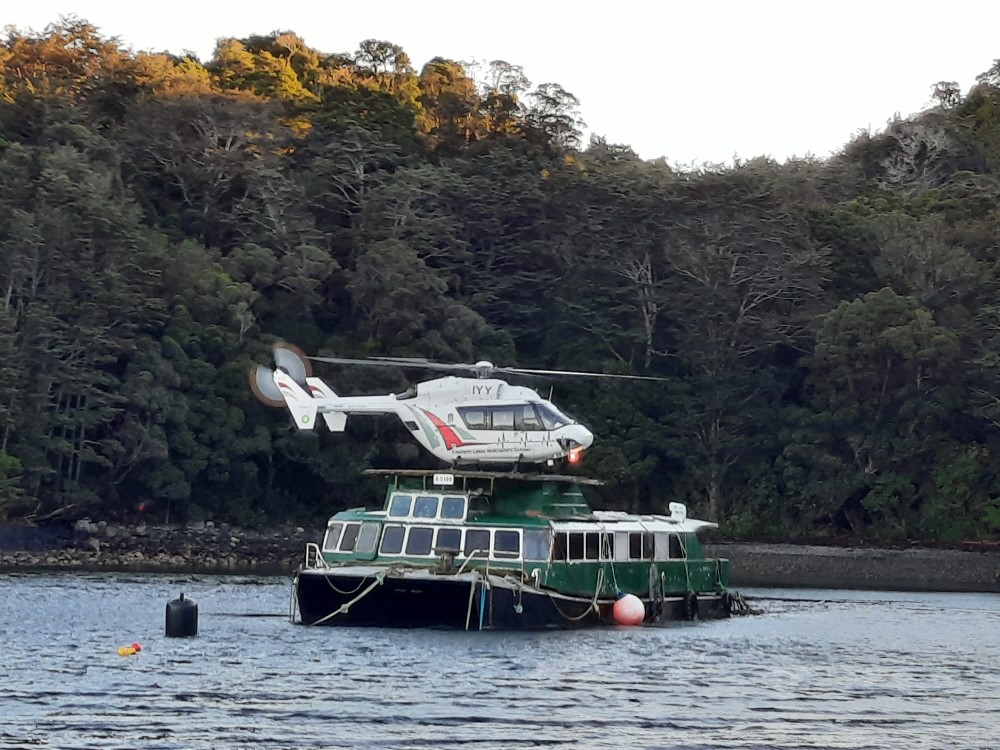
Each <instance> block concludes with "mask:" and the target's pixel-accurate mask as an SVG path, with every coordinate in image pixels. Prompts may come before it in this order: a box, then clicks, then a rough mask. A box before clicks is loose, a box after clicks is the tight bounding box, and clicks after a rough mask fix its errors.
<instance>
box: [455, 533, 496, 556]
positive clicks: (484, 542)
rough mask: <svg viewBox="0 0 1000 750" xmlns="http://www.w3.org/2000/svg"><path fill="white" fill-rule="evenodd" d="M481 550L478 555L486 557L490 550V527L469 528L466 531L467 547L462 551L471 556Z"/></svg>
mask: <svg viewBox="0 0 1000 750" xmlns="http://www.w3.org/2000/svg"><path fill="white" fill-rule="evenodd" d="M477 550H478V551H479V553H478V554H477V555H476V557H486V556H487V555H489V551H490V532H489V529H468V530H466V532H465V548H464V549H463V550H462V553H463V554H464V555H465V556H466V557H469V556H470V555H472V554H473V553H474V552H476V551H477Z"/></svg>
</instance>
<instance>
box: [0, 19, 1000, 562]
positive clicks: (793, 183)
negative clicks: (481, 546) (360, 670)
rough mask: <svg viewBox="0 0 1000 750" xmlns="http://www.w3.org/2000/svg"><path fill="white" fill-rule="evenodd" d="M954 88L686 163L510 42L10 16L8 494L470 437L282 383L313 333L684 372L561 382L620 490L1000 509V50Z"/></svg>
mask: <svg viewBox="0 0 1000 750" xmlns="http://www.w3.org/2000/svg"><path fill="white" fill-rule="evenodd" d="M988 62H989V61H984V63H985V64H984V67H986V64H988ZM929 85H930V84H929ZM718 95H724V94H723V92H716V93H711V92H705V96H718ZM931 101H933V106H931V107H929V108H928V109H927V110H925V111H923V112H920V113H918V114H915V115H912V116H909V117H906V118H902V117H897V118H895V119H894V120H893V121H891V122H889V123H888V124H887V126H886V127H885V129H884V130H882V131H878V132H871V131H859V132H858V134H857V135H856V136H855V137H854V138H853V139H852V140H851V142H849V143H847V144H845V146H844V148H843V149H842V150H841V151H840V152H838V153H836V154H834V155H832V156H830V157H829V158H825V159H799V160H789V161H787V162H785V163H777V162H776V161H774V160H771V159H768V158H765V157H759V158H753V159H746V160H737V161H736V162H735V163H734V164H732V165H719V166H714V167H713V166H703V167H700V168H697V169H690V170H686V171H685V170H680V169H678V168H674V167H671V166H670V165H669V164H668V163H667V162H666V160H663V159H660V160H656V161H644V160H641V159H639V158H638V157H637V156H636V154H635V153H634V152H633V151H632V150H631V149H630V148H629V146H628V145H624V144H614V143H609V142H607V141H606V140H605V139H602V138H600V137H596V136H592V137H591V138H590V139H589V142H588V143H583V142H582V132H583V128H584V124H583V123H582V122H581V120H580V115H579V104H580V103H579V102H578V101H577V100H576V98H575V97H574V96H573V95H572V94H571V93H570V92H568V91H566V90H564V89H563V88H562V87H561V86H560V85H558V84H557V83H542V84H538V85H533V84H532V83H531V82H530V81H529V80H528V79H527V78H526V77H525V73H524V71H523V70H522V69H521V68H520V67H519V66H517V65H516V64H512V63H508V62H504V61H494V62H492V63H489V64H488V65H487V64H477V65H472V64H463V63H460V62H456V61H452V60H446V59H441V58H435V59H433V60H431V61H430V62H428V63H427V64H426V65H424V66H423V68H422V69H421V70H419V71H418V70H416V69H415V68H414V67H413V66H412V64H411V61H410V60H409V58H408V57H407V55H406V53H405V52H404V50H402V49H401V48H400V47H399V46H397V45H395V44H392V43H390V42H386V41H380V40H365V41H362V42H360V44H359V47H358V49H357V50H356V51H354V52H351V53H325V52H320V51H318V50H314V49H311V48H310V47H308V46H307V45H306V44H305V43H304V41H303V40H302V39H301V38H300V37H298V36H297V35H296V34H294V33H291V32H276V33H273V34H270V35H267V36H253V37H250V38H247V39H223V40H220V41H219V43H218V45H217V47H216V49H215V52H214V54H213V56H212V58H211V59H210V60H208V61H206V62H202V61H200V60H198V59H195V58H194V57H192V56H174V55H170V54H165V53H164V54H156V53H151V52H134V51H133V50H131V49H130V48H129V47H127V46H126V45H125V44H124V43H123V42H121V41H119V40H118V39H113V38H107V37H104V36H102V34H101V32H100V30H98V29H96V28H94V27H93V26H92V25H90V24H88V23H87V22H85V21H83V20H80V19H77V18H64V19H62V20H61V21H60V22H59V23H56V24H53V25H52V26H50V27H48V28H47V29H45V30H44V31H43V32H39V33H36V32H20V31H18V30H17V29H14V28H11V27H8V28H7V30H6V36H4V37H3V38H2V39H0V518H6V519H14V520H16V519H27V520H35V521H36V522H41V521H45V520H53V519H72V518H78V517H82V516H84V515H87V516H90V517H93V518H97V517H101V518H122V519H135V518H138V517H142V518H149V519H150V520H154V521H156V522H161V523H162V522H172V523H178V522H185V521H191V520H194V521H198V520H206V519H216V520H226V521H230V522H233V523H240V524H245V525H266V524H273V523H279V522H285V521H290V520H298V521H301V522H303V523H304V522H307V521H308V522H311V523H313V522H317V521H319V520H320V519H324V518H326V517H327V516H328V515H330V514H331V513H333V512H334V511H336V510H339V509H341V508H344V507H348V506H356V505H359V504H364V503H365V502H367V501H369V500H371V499H372V498H377V497H379V494H378V484H377V483H376V482H375V481H374V480H372V479H370V478H368V477H365V476H364V475H363V474H362V471H363V470H364V469H366V468H369V467H391V466H426V467H431V466H434V465H435V464H434V463H433V459H432V458H429V457H427V456H425V455H423V454H422V453H421V452H420V451H419V449H418V447H417V446H416V444H415V443H413V442H412V440H411V439H410V438H409V437H408V436H407V433H406V431H405V430H404V429H403V428H402V427H401V426H400V425H399V424H398V423H397V422H396V421H394V420H392V419H388V418H374V417H371V418H352V423H351V425H350V427H349V429H348V431H347V432H346V433H342V434H331V433H328V432H325V431H316V432H308V433H302V432H299V431H297V430H295V429H294V426H293V425H291V423H290V421H289V417H288V414H287V413H286V412H285V411H284V410H277V409H269V408H267V407H265V406H264V405H262V404H260V403H259V402H258V401H256V400H255V399H254V397H253V395H252V394H251V392H250V389H249V387H248V381H247V372H248V370H249V369H250V368H251V367H252V366H253V365H254V364H255V363H264V364H266V363H269V361H270V349H271V346H272V344H273V343H274V342H275V341H278V340H287V341H290V342H294V343H295V344H297V345H299V346H300V347H302V348H303V349H304V350H305V351H306V352H308V353H310V354H317V355H335V356H343V357H365V356H380V355H390V356H411V357H412V356H415V357H427V358H431V359H434V360H441V361H449V362H470V361H476V360H478V359H483V358H489V359H492V360H493V361H496V362H502V363H505V364H512V365H518V366H522V367H556V368H560V369H579V370H592V371H598V372H607V373H620V374H636V375H654V376H659V377H662V378H664V380H663V381H660V382H627V381H613V382H604V381H600V382H593V381H579V380H575V379H560V380H557V381H554V382H552V383H551V384H549V383H546V384H544V385H542V386H541V387H539V386H538V384H536V383H529V385H533V386H534V387H539V389H540V390H543V389H544V390H545V391H546V394H547V391H548V389H549V388H550V387H551V388H552V392H553V394H554V395H553V400H554V401H555V402H556V403H558V404H559V405H561V406H563V407H565V408H566V409H567V410H568V411H569V412H570V413H573V414H575V415H576V416H578V417H579V418H580V419H581V420H582V421H583V422H584V423H586V424H588V425H589V426H590V427H591V428H592V429H593V431H594V432H595V434H596V436H597V439H596V441H595V443H594V446H593V447H592V448H591V449H590V450H589V451H588V454H587V456H586V458H585V460H584V463H583V469H582V470H583V471H584V472H585V473H587V474H589V475H592V476H596V477H599V478H601V479H603V480H605V485H604V486H603V487H602V488H600V490H599V491H598V493H599V496H595V497H594V498H593V500H594V501H595V504H600V505H601V506H603V507H607V508H619V509H624V510H632V511H643V512H664V510H665V508H666V505H667V503H668V502H670V501H672V500H679V501H682V502H686V503H688V505H689V508H690V512H691V514H692V515H694V516H696V517H700V518H708V519H711V520H714V521H717V522H718V523H719V524H720V525H721V527H722V534H723V535H726V536H729V537H731V538H743V539H761V540H763V539H779V540H785V541H796V540H821V539H831V540H833V539H856V540H878V541H884V542H904V541H908V540H910V541H913V540H916V541H925V542H932V541H933V542H938V541H939V542H949V541H958V540H969V539H998V538H1000V339H998V338H995V334H997V332H998V329H1000V284H998V278H1000V266H998V263H1000V247H998V244H1000V222H998V219H1000V61H995V62H994V63H993V65H992V67H989V68H988V69H987V70H986V72H984V73H983V74H982V75H980V76H979V78H978V79H977V84H976V85H975V86H974V87H972V88H971V90H969V91H968V92H962V91H961V90H960V89H959V87H958V86H957V85H956V84H954V83H950V82H940V83H938V84H936V85H934V86H933V88H932V99H931ZM679 116H683V113H682V112H681V113H679ZM318 374H319V375H321V376H322V377H323V378H324V379H325V380H327V382H329V383H330V384H331V385H334V386H335V387H337V389H338V392H341V393H347V394H351V393H378V392H381V393H384V392H389V391H399V390H402V389H403V388H405V387H406V385H408V384H409V383H412V382H414V381H413V378H414V377H416V376H417V375H419V374H418V373H408V372H397V371H388V370H385V371H384V370H377V371H376V370H370V369H368V368H350V367H335V366H332V365H326V366H319V369H318ZM407 377H409V380H408V379H407ZM423 377H427V375H426V374H424V375H423Z"/></svg>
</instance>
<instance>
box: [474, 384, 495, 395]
mask: <svg viewBox="0 0 1000 750" xmlns="http://www.w3.org/2000/svg"><path fill="white" fill-rule="evenodd" d="M492 390H493V386H492V385H474V386H472V392H473V393H475V394H476V395H477V396H482V395H486V396H489V395H490V391H492Z"/></svg>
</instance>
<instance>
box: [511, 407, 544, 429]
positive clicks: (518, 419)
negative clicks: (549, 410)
mask: <svg viewBox="0 0 1000 750" xmlns="http://www.w3.org/2000/svg"><path fill="white" fill-rule="evenodd" d="M514 429H515V430H525V431H533V430H541V429H542V421H541V420H540V419H539V418H538V415H537V414H536V413H535V407H534V406H532V405H531V404H525V405H524V406H515V407H514Z"/></svg>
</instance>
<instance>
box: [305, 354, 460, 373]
mask: <svg viewBox="0 0 1000 750" xmlns="http://www.w3.org/2000/svg"><path fill="white" fill-rule="evenodd" d="M309 359H311V360H314V361H316V362H330V363H331V364H335V365H368V366H369V367H419V368H421V369H424V370H462V371H469V370H474V369H475V368H476V366H475V365H458V364H452V363H448V362H431V361H430V360H427V359H418V358H412V359H411V358H408V357H370V358H369V359H353V358H351V357H309Z"/></svg>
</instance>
